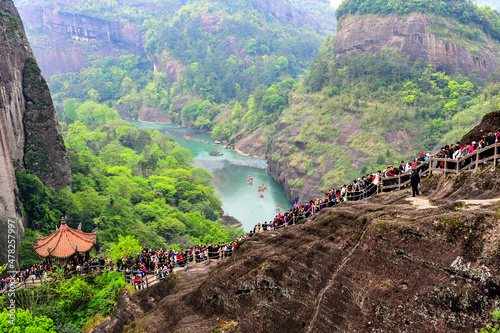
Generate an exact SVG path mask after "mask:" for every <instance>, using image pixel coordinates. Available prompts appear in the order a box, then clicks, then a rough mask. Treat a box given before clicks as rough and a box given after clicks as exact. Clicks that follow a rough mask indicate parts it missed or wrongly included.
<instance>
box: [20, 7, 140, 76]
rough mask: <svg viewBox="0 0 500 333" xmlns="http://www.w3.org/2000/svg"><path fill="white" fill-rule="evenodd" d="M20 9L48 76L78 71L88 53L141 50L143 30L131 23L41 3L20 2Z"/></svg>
mask: <svg viewBox="0 0 500 333" xmlns="http://www.w3.org/2000/svg"><path fill="white" fill-rule="evenodd" d="M64 3H65V2H64V1H63V5H64ZM19 13H20V14H21V16H22V18H23V22H24V24H25V26H26V30H27V31H28V32H29V33H28V34H29V39H30V43H31V45H32V47H33V52H34V54H35V56H36V59H37V60H38V63H39V64H40V68H41V69H42V72H43V75H44V76H45V77H46V78H47V79H50V77H51V76H52V75H54V74H57V73H68V72H79V71H80V70H81V69H83V67H84V65H85V60H86V57H87V56H88V55H90V54H94V55H98V56H99V57H102V58H104V57H106V56H108V55H113V54H114V53H116V52H122V51H123V50H125V51H127V52H130V53H132V54H137V55H142V54H143V53H144V51H143V48H142V44H143V41H142V38H143V34H142V31H141V29H140V27H138V26H137V25H135V24H133V23H121V22H116V21H111V20H105V19H101V18H97V17H92V16H88V15H82V14H75V13H71V12H67V11H64V10H58V9H56V8H52V7H51V6H43V5H31V4H29V5H22V6H20V7H19ZM120 50H122V51H120Z"/></svg>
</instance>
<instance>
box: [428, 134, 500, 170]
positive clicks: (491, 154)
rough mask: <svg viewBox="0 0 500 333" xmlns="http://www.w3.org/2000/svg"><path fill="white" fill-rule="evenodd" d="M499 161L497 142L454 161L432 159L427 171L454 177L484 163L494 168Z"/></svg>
mask: <svg viewBox="0 0 500 333" xmlns="http://www.w3.org/2000/svg"><path fill="white" fill-rule="evenodd" d="M499 159H500V142H497V143H495V144H493V145H490V146H488V147H485V148H483V149H478V150H476V151H473V152H472V153H470V154H469V155H467V156H464V157H460V158H458V159H456V160H454V159H450V158H437V157H432V158H431V159H430V169H429V171H430V173H440V174H453V175H456V174H458V173H459V172H460V171H465V170H474V169H477V168H478V167H479V165H481V164H485V163H493V166H494V167H496V166H497V164H498V160H499ZM441 162H443V167H441V166H440V164H441ZM438 165H439V167H438Z"/></svg>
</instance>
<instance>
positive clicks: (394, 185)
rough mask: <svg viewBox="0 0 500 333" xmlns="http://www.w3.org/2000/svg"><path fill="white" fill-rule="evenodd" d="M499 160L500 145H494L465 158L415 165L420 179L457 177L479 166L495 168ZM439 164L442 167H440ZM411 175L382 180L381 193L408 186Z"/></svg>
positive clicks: (436, 158)
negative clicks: (435, 176) (489, 165)
mask: <svg viewBox="0 0 500 333" xmlns="http://www.w3.org/2000/svg"><path fill="white" fill-rule="evenodd" d="M499 159H500V143H495V144H493V145H490V146H488V147H485V148H483V149H478V150H476V151H474V152H472V153H470V154H469V155H467V156H464V157H460V158H458V159H456V160H455V159H451V158H438V157H431V158H429V159H428V160H427V161H426V162H424V163H421V164H419V165H417V166H416V167H415V168H416V169H417V170H419V173H420V177H425V176H427V175H430V174H433V173H436V174H452V175H457V174H458V173H459V172H461V171H470V170H474V169H477V168H478V167H479V165H482V164H485V163H492V164H493V166H494V167H496V166H497V164H498V160H499ZM441 162H443V163H442V164H443V166H442V167H441ZM410 177H411V173H407V174H400V175H397V176H394V177H387V178H382V182H381V191H382V192H390V191H394V190H400V189H401V188H404V187H406V186H408V185H410V182H411V180H410Z"/></svg>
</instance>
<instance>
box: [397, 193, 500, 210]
mask: <svg viewBox="0 0 500 333" xmlns="http://www.w3.org/2000/svg"><path fill="white" fill-rule="evenodd" d="M407 200H408V201H410V203H411V205H412V206H413V207H415V209H417V210H421V209H430V208H437V207H440V206H435V205H433V204H432V203H431V202H430V201H429V198H427V197H422V196H420V197H409V198H408V199H407ZM457 202H462V203H463V204H464V206H473V207H477V206H487V205H492V204H497V203H500V198H496V199H484V200H457ZM473 207H467V208H465V209H464V210H470V209H472V208H473Z"/></svg>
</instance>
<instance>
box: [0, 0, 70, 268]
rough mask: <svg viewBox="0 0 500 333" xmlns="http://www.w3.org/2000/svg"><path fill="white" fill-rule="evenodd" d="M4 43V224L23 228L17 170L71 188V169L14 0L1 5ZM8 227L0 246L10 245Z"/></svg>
mask: <svg viewBox="0 0 500 333" xmlns="http://www.w3.org/2000/svg"><path fill="white" fill-rule="evenodd" d="M0 40H1V42H0V59H1V61H0V170H1V172H0V220H1V221H2V223H4V222H5V223H6V221H7V220H13V221H16V220H18V221H19V222H20V223H18V224H17V226H18V229H22V212H21V207H20V203H19V198H18V195H17V185H16V179H15V171H16V170H21V169H26V170H27V171H28V172H30V173H32V174H35V175H37V176H38V177H39V178H40V180H41V181H42V182H43V183H44V185H46V186H49V187H53V188H56V189H62V188H64V187H70V186H71V169H70V166H69V161H68V156H67V154H66V148H65V146H64V142H63V138H62V135H61V133H60V131H59V127H58V123H57V118H56V113H55V109H54V106H53V104H52V99H51V97H50V91H49V88H48V86H47V83H46V82H45V80H44V78H43V77H42V76H41V74H40V69H39V68H38V65H37V62H36V60H35V58H34V56H33V53H32V51H31V48H30V46H29V43H28V40H27V39H26V34H25V32H24V29H23V24H22V22H21V18H20V17H19V14H18V12H17V10H16V8H15V7H14V4H13V3H12V0H1V1H0ZM3 227H4V226H3V225H2V230H3V232H0V235H1V237H2V238H1V239H0V244H1V246H0V247H3V246H7V240H6V237H7V227H5V228H3ZM4 237H5V239H4ZM1 250H2V251H1V254H0V256H1V257H0V258H1V259H2V260H1V261H0V262H6V261H4V259H6V258H4V256H6V254H7V250H4V249H3V248H2V249H1Z"/></svg>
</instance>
